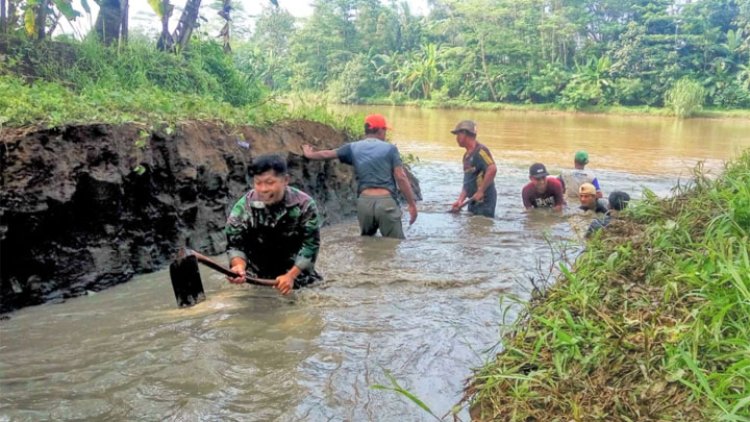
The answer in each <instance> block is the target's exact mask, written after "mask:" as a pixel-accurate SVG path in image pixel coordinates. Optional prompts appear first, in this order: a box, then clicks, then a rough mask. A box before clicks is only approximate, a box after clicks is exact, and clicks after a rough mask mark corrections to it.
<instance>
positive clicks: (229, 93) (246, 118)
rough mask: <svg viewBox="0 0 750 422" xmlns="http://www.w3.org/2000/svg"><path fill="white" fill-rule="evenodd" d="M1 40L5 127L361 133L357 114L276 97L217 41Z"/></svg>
mask: <svg viewBox="0 0 750 422" xmlns="http://www.w3.org/2000/svg"><path fill="white" fill-rule="evenodd" d="M0 41H2V42H0V50H1V51H0V53H2V54H0V92H2V93H3V95H0V127H22V126H43V127H54V126H62V125H67V124H88V123H112V124H120V123H126V122H140V123H146V124H154V123H166V124H173V123H175V122H178V121H182V120H216V121H221V122H222V123H225V124H228V125H252V126H256V127H265V126H269V125H271V124H273V123H275V122H278V121H281V120H290V119H305V120H311V121H317V122H321V123H325V124H328V125H330V126H332V127H334V128H337V129H339V130H343V131H345V132H346V133H348V134H350V135H351V136H356V135H358V134H360V133H361V132H362V128H361V123H357V122H356V118H357V117H358V116H351V117H343V116H336V115H333V114H331V113H330V112H328V111H327V110H326V108H325V107H324V106H322V105H320V104H316V103H314V102H311V101H305V102H300V103H299V104H296V105H295V106H293V107H290V106H289V105H287V104H282V103H281V102H279V101H276V99H275V98H274V97H273V96H272V95H271V94H270V93H268V92H267V91H266V90H265V89H264V88H262V87H261V86H260V85H259V83H257V82H255V79H254V78H253V75H249V74H244V73H242V72H241V71H240V70H239V68H238V67H237V66H235V65H234V64H233V63H232V61H231V57H229V56H226V55H225V54H224V53H223V52H222V50H221V46H220V45H218V44H217V43H215V42H210V41H200V40H197V41H196V42H194V43H193V44H192V45H191V49H190V50H189V52H186V53H185V54H184V55H174V54H170V53H164V52H160V51H158V50H157V49H156V48H155V47H154V45H152V44H153V41H149V40H147V39H140V38H137V37H135V38H133V39H131V40H130V42H129V43H128V44H127V45H126V46H123V47H111V48H108V47H104V46H102V45H100V44H99V43H97V42H95V41H91V40H87V41H84V42H80V43H78V42H71V43H66V42H53V43H47V44H39V45H37V44H29V43H27V42H25V41H23V40H8V39H0ZM360 122H361V120H360Z"/></svg>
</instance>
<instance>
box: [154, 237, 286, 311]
mask: <svg viewBox="0 0 750 422" xmlns="http://www.w3.org/2000/svg"><path fill="white" fill-rule="evenodd" d="M199 262H200V263H201V264H203V265H205V266H207V267H209V268H211V269H213V270H216V271H218V272H220V273H222V274H224V275H226V276H229V277H236V276H237V274H236V273H235V272H234V271H232V270H230V269H229V268H226V267H224V266H223V265H221V264H219V263H217V262H215V261H213V260H212V259H211V258H209V257H207V256H205V255H202V254H200V253H198V252H196V251H194V250H192V249H188V248H182V249H180V251H179V252H177V259H175V260H174V262H172V264H171V265H170V266H169V278H170V279H171V280H172V289H173V290H174V296H175V299H177V306H179V307H180V308H183V307H189V306H193V305H195V304H197V303H200V302H203V301H204V300H206V294H205V293H204V291H203V283H202V282H201V274H200V271H199V270H198V263H199ZM245 282H246V283H249V284H255V285H258V286H275V285H276V280H271V279H267V278H256V277H252V276H251V275H250V274H245Z"/></svg>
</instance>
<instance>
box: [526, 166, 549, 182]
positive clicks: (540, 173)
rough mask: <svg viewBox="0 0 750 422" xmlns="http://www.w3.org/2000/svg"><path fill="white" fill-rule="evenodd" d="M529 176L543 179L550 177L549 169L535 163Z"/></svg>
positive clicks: (530, 169)
mask: <svg viewBox="0 0 750 422" xmlns="http://www.w3.org/2000/svg"><path fill="white" fill-rule="evenodd" d="M529 176H530V177H534V178H537V179H541V178H542V177H547V176H549V173H547V168H546V167H544V164H542V163H534V164H532V165H531V167H529Z"/></svg>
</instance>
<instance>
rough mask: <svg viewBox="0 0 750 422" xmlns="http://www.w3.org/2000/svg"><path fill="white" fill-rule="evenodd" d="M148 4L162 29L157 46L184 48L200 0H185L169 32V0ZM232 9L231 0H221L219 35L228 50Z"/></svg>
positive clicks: (195, 19)
mask: <svg viewBox="0 0 750 422" xmlns="http://www.w3.org/2000/svg"><path fill="white" fill-rule="evenodd" d="M270 2H271V4H273V5H274V6H278V5H279V4H278V1H277V0H270ZM148 4H149V5H150V6H151V8H152V9H153V10H154V12H156V14H157V15H158V16H159V18H160V19H161V24H162V30H161V35H160V36H159V40H158V42H157V46H158V47H159V49H161V50H165V51H166V50H169V51H173V50H184V49H185V47H187V44H188V42H189V41H190V37H191V36H192V34H193V30H194V29H195V28H197V27H198V15H199V11H200V7H201V0H187V2H186V3H185V8H184V9H182V15H180V20H179V21H178V22H177V27H175V30H174V32H172V33H171V34H170V33H169V19H170V17H171V16H172V12H173V11H174V6H173V5H172V4H171V3H170V2H169V0H148ZM231 10H232V3H231V0H223V2H222V7H221V10H220V11H219V16H221V17H222V18H223V19H224V20H225V21H226V24H225V25H224V27H223V28H222V30H221V32H220V34H219V35H220V36H221V37H222V39H223V41H224V49H225V51H227V52H228V51H229V50H230V49H229V22H230V21H231V20H232V19H231V17H230V12H231Z"/></svg>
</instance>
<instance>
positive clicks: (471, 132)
mask: <svg viewBox="0 0 750 422" xmlns="http://www.w3.org/2000/svg"><path fill="white" fill-rule="evenodd" d="M451 133H452V134H454V135H456V143H458V146H460V147H462V148H464V149H466V152H465V153H464V158H463V167H464V180H463V189H461V194H460V195H458V199H457V200H456V202H454V203H453V206H452V207H451V211H452V212H458V211H459V210H460V209H461V206H462V205H463V204H464V201H465V200H467V199H468V200H469V201H470V202H469V212H470V213H472V214H477V215H484V216H486V217H490V218H493V217H494V216H495V204H496V203H497V191H496V190H495V174H497V166H496V165H495V160H493V159H492V154H491V153H490V150H489V149H487V147H486V146H484V145H482V144H480V143H479V142H477V125H476V124H475V123H474V122H473V121H471V120H464V121H462V122H459V123H458V124H457V125H456V128H455V129H453V130H452V131H451Z"/></svg>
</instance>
